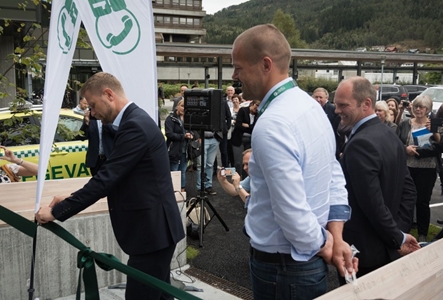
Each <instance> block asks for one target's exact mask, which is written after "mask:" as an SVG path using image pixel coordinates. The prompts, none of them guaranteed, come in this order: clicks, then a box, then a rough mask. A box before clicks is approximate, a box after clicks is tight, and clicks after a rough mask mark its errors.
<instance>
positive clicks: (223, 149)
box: [219, 133, 229, 167]
mask: <svg viewBox="0 0 443 300" xmlns="http://www.w3.org/2000/svg"><path fill="white" fill-rule="evenodd" d="M219 148H220V156H221V162H222V165H223V167H229V159H228V134H227V133H223V138H222V139H221V140H220V144H219Z"/></svg>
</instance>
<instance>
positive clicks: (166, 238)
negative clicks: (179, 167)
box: [35, 72, 185, 299]
mask: <svg viewBox="0 0 443 300" xmlns="http://www.w3.org/2000/svg"><path fill="white" fill-rule="evenodd" d="M81 94H82V95H83V96H85V97H86V99H87V100H88V102H89V107H90V108H91V115H92V116H93V117H96V118H97V119H99V120H101V121H102V122H103V124H112V126H113V127H114V128H116V130H117V132H116V135H115V139H114V146H113V149H112V152H111V154H110V156H109V157H108V158H107V160H106V162H105V163H104V165H103V166H102V167H101V168H100V170H99V171H98V173H97V175H96V176H94V177H92V178H91V179H90V180H89V182H88V183H87V184H86V185H85V186H84V187H83V188H82V189H80V190H78V191H76V192H74V193H73V194H71V195H70V196H69V197H67V198H65V199H63V197H54V200H53V201H52V202H51V204H50V205H49V207H41V208H40V210H39V211H38V212H37V213H36V215H35V216H36V219H37V221H38V222H39V223H47V222H50V221H53V220H54V219H57V220H59V221H64V220H66V219H68V218H70V217H72V216H73V215H75V214H77V213H79V212H80V211H82V210H84V209H85V208H86V207H88V206H90V205H92V204H93V203H95V202H96V201H98V200H99V199H101V198H103V197H106V196H107V197H108V206H109V215H110V217H111V223H112V227H113V229H114V234H115V237H116V239H117V242H118V243H119V245H120V247H121V248H122V249H123V251H124V252H125V253H127V254H128V255H129V260H128V266H130V267H134V268H136V269H138V270H140V271H142V272H144V273H147V274H149V275H151V276H153V277H156V278H158V279H159V280H162V281H165V282H168V283H169V282H170V280H169V279H170V263H171V259H172V255H173V253H174V250H175V246H176V244H177V243H178V242H179V241H180V240H181V239H182V238H183V237H184V236H185V235H184V229H183V224H182V220H181V217H180V212H179V210H178V207H177V203H176V200H175V196H174V190H173V187H172V180H171V173H170V171H169V158H168V152H167V148H166V143H165V140H164V137H163V135H162V133H161V131H160V130H159V129H158V127H157V125H156V124H155V122H154V121H153V120H152V119H151V117H150V116H149V115H148V114H147V113H146V112H145V111H144V110H143V109H141V108H139V107H138V106H137V105H136V104H134V103H132V102H130V101H129V100H128V99H127V97H126V95H125V92H124V90H123V87H122V86H121V83H120V82H119V81H118V79H117V78H115V77H114V76H113V75H111V74H109V73H103V72H101V73H96V74H94V75H93V76H92V77H90V78H89V79H88V81H86V83H85V84H84V85H83V87H82V89H81ZM125 296H126V299H172V297H169V296H167V295H165V294H162V292H161V291H159V290H157V289H154V288H151V287H148V286H146V285H144V284H142V283H140V282H138V281H137V280H135V279H133V278H131V277H128V280H127V285H126V295H125Z"/></svg>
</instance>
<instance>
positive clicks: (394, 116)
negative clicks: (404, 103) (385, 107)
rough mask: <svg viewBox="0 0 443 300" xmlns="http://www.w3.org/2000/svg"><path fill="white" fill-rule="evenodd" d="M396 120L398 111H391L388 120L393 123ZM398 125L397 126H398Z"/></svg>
mask: <svg viewBox="0 0 443 300" xmlns="http://www.w3.org/2000/svg"><path fill="white" fill-rule="evenodd" d="M395 118H397V111H396V110H395V109H391V108H390V109H389V117H388V120H389V121H391V122H393V123H394V122H395ZM396 125H397V124H396Z"/></svg>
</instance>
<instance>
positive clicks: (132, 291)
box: [125, 245, 175, 300]
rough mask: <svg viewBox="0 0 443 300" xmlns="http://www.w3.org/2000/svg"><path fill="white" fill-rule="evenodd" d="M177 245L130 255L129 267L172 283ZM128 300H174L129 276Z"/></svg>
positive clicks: (126, 295)
mask: <svg viewBox="0 0 443 300" xmlns="http://www.w3.org/2000/svg"><path fill="white" fill-rule="evenodd" d="M174 250H175V245H172V246H169V247H168V248H165V249H161V250H158V251H156V252H152V253H147V254H142V255H130V256H129V260H128V266H130V267H133V268H135V269H137V270H140V271H142V272H144V273H146V274H148V275H151V276H153V277H155V278H157V279H160V280H162V281H164V282H167V283H170V282H171V280H170V272H171V268H170V266H171V260H172V255H173V254H174ZM125 299H126V300H144V299H150V300H151V299H152V300H154V299H161V300H163V299H164V300H166V299H168V300H172V299H173V297H172V296H170V295H168V294H164V293H162V291H161V290H157V289H154V288H151V287H149V286H147V285H145V284H143V283H141V282H139V281H137V280H135V279H133V278H131V277H129V276H128V278H127V282H126V293H125Z"/></svg>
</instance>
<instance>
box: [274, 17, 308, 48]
mask: <svg viewBox="0 0 443 300" xmlns="http://www.w3.org/2000/svg"><path fill="white" fill-rule="evenodd" d="M272 24H274V25H275V26H276V27H277V28H278V29H280V31H281V32H282V33H283V35H284V36H285V37H286V39H287V40H288V42H289V45H290V46H291V48H307V47H308V44H306V42H305V41H303V40H302V39H301V38H300V31H299V30H298V29H297V28H296V26H295V21H294V19H293V18H292V17H291V15H290V14H285V13H284V12H283V11H282V10H281V9H278V10H277V12H276V13H275V15H274V18H273V19H272Z"/></svg>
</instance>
